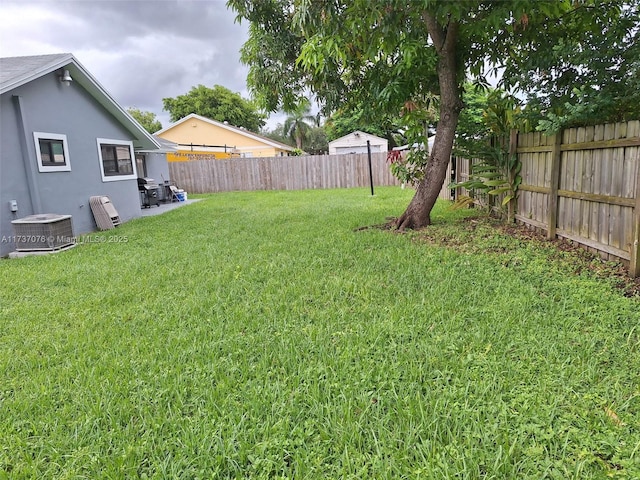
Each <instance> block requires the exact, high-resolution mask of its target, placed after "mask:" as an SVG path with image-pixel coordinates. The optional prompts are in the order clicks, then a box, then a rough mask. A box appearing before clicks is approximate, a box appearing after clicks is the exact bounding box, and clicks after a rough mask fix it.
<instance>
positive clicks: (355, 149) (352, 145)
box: [329, 130, 389, 155]
mask: <svg viewBox="0 0 640 480" xmlns="http://www.w3.org/2000/svg"><path fill="white" fill-rule="evenodd" d="M367 140H369V145H370V146H371V153H375V152H386V151H387V150H388V149H389V142H388V140H387V139H385V138H380V137H376V136H375V135H371V134H369V133H365V132H361V131H360V130H356V131H355V132H351V133H350V134H348V135H345V136H344V137H340V138H336V139H335V140H334V141H332V142H329V155H340V154H343V153H367Z"/></svg>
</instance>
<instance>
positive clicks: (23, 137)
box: [13, 95, 42, 214]
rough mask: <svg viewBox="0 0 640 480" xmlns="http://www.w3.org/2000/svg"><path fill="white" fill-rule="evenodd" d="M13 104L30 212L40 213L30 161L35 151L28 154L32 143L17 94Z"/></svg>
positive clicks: (36, 188)
mask: <svg viewBox="0 0 640 480" xmlns="http://www.w3.org/2000/svg"><path fill="white" fill-rule="evenodd" d="M13 104H14V106H15V109H16V116H17V119H18V131H19V132H20V150H21V151H22V163H23V164H24V170H25V173H26V175H27V187H28V189H29V199H30V200H31V211H32V213H34V214H36V213H42V203H41V201H40V192H39V191H38V184H37V181H36V179H37V175H38V172H37V171H36V165H35V162H32V161H31V158H35V152H33V155H30V153H31V152H30V149H29V145H32V143H31V141H30V139H29V137H28V134H27V121H26V119H25V116H24V108H23V105H22V97H20V96H19V95H14V96H13Z"/></svg>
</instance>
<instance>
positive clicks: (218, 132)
mask: <svg viewBox="0 0 640 480" xmlns="http://www.w3.org/2000/svg"><path fill="white" fill-rule="evenodd" d="M158 136H159V137H161V138H164V139H166V140H170V141H172V142H175V143H185V144H191V143H192V144H194V145H219V146H224V145H227V146H228V147H229V149H231V148H233V147H235V148H237V149H238V151H239V152H240V154H243V153H251V156H254V157H275V156H278V155H280V152H283V151H284V150H281V149H279V148H275V147H273V146H271V145H267V144H265V143H262V142H260V141H259V140H254V139H252V138H248V137H246V136H244V135H242V134H240V133H236V132H232V131H230V130H226V129H224V128H221V127H218V126H216V125H211V124H209V123H206V122H203V121H202V120H200V119H197V118H192V119H189V120H186V121H185V122H183V123H179V124H177V125H175V126H174V127H172V128H170V129H169V130H167V131H166V132H163V133H161V134H159V135H158ZM178 148H179V149H180V150H185V151H186V150H190V148H189V147H184V146H179V147H178ZM285 155H286V153H285Z"/></svg>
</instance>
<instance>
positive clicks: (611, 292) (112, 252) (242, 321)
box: [0, 188, 640, 479]
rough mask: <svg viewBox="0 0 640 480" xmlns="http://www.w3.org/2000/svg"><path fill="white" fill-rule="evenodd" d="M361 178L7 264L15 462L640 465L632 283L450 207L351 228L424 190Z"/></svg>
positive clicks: (0, 341) (5, 377)
mask: <svg viewBox="0 0 640 480" xmlns="http://www.w3.org/2000/svg"><path fill="white" fill-rule="evenodd" d="M368 193H369V192H368V190H367V189H354V190H328V191H327V190H325V191H304V192H251V193H228V194H226V193H225V194H216V195H211V196H206V197H203V200H202V201H200V202H198V203H195V204H193V205H189V206H186V207H184V208H180V209H177V210H174V211H171V212H168V213H166V214H164V215H161V216H157V217H150V218H144V219H139V220H135V221H131V222H129V223H127V224H125V225H122V226H120V227H118V229H117V230H115V231H112V232H101V233H98V234H96V235H95V237H96V238H98V239H102V240H105V241H104V242H98V241H94V242H90V243H89V242H88V243H84V244H82V245H79V246H77V247H76V248H74V249H72V250H70V251H67V252H63V253H60V254H57V255H51V256H45V257H30V258H25V259H20V260H3V261H0V273H1V274H2V286H1V287H0V479H3V478H12V479H13V478H65V479H79V478H91V479H97V478H100V479H103V478H189V479H195V478H201V479H213V478H223V479H224V478H292V479H325V478H337V479H343V478H354V479H355V478H359V479H373V478H375V479H403V478H404V479H419V478H422V479H448V478H457V479H526V478H531V479H542V478H549V479H572V478H573V479H599V478H611V477H613V478H628V479H632V478H636V479H637V478H640V298H639V297H635V298H628V297H625V296H624V295H623V294H622V293H621V292H620V290H618V289H617V288H615V286H614V285H613V282H612V281H609V280H607V279H598V278H595V277H593V276H590V275H589V274H587V273H581V274H579V275H576V274H575V273H574V271H575V268H573V266H574V265H573V261H574V260H573V259H572V256H571V254H566V255H565V254H563V255H559V254H557V253H553V249H552V248H550V247H548V246H545V245H537V244H533V243H527V242H525V241H523V240H521V239H518V238H512V237H508V236H505V235H503V234H500V233H499V232H498V231H493V230H491V229H490V227H488V226H486V225H484V224H483V222H482V221H479V222H478V226H477V228H474V232H475V233H474V235H475V238H477V240H476V244H475V245H474V248H461V247H460V245H459V243H460V242H459V241H457V240H456V239H458V237H460V238H463V237H464V236H465V235H468V229H466V226H468V225H469V220H465V221H461V219H462V217H464V216H466V215H469V214H470V212H469V211H451V210H449V209H448V208H447V206H446V205H444V204H442V205H438V207H437V209H436V211H435V213H434V216H433V218H434V220H435V223H436V224H435V225H434V226H433V227H432V228H431V230H430V235H431V236H432V237H433V236H436V237H437V236H440V237H441V238H445V239H448V242H449V243H450V244H451V245H450V246H443V245H439V244H434V243H433V242H429V241H426V240H424V238H423V237H422V236H421V235H420V234H419V232H413V233H408V234H404V235H399V234H394V233H392V232H390V231H385V230H383V229H378V228H369V229H358V228H359V227H363V226H368V225H377V224H383V223H385V221H386V220H385V218H386V217H387V216H397V215H399V214H400V213H402V211H403V209H404V207H405V206H406V205H407V203H408V202H409V200H410V198H411V194H412V192H411V191H409V190H401V189H399V188H379V189H377V191H376V196H375V197H371V196H370V195H369V194H368ZM114 232H115V233H114ZM457 232H458V233H459V235H458V233H457ZM113 234H115V235H117V236H116V237H115V238H113V239H111V238H110V237H111V235H113ZM92 238H93V237H92ZM110 239H111V240H115V241H112V242H109V240H110ZM445 243H446V242H445Z"/></svg>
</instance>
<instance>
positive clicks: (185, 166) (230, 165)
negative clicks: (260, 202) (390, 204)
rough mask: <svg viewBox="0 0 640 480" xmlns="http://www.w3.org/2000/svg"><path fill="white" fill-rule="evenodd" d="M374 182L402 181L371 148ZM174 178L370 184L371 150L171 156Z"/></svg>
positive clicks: (185, 182)
mask: <svg viewBox="0 0 640 480" xmlns="http://www.w3.org/2000/svg"><path fill="white" fill-rule="evenodd" d="M371 166H372V169H371V170H372V174H373V184H374V186H387V185H399V182H398V180H397V179H396V178H395V177H394V176H393V175H391V171H390V169H389V164H388V163H387V153H386V152H375V153H372V154H371ZM169 173H170V175H171V180H172V181H173V182H174V183H175V184H176V185H178V186H179V187H180V188H183V189H184V190H186V191H187V192H189V193H212V192H229V191H238V190H305V189H315V188H351V187H368V186H369V184H370V182H369V162H368V157H367V154H366V153H353V154H346V155H308V156H300V157H264V158H262V157H256V158H234V159H229V160H215V159H207V160H196V161H190V162H169Z"/></svg>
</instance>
